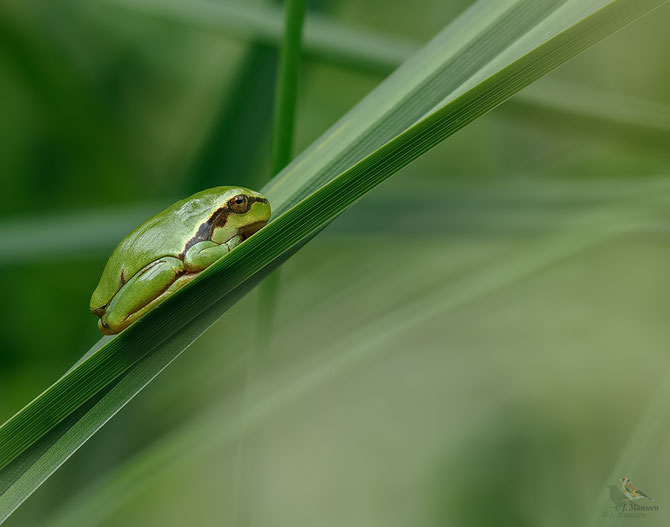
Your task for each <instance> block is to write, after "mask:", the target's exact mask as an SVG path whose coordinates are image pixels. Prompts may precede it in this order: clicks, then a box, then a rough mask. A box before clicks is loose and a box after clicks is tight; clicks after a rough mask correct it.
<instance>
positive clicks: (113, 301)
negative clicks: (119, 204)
mask: <svg viewBox="0 0 670 527" xmlns="http://www.w3.org/2000/svg"><path fill="white" fill-rule="evenodd" d="M269 219H270V204H269V202H268V200H267V198H266V197H265V196H263V195H262V194H259V193H258V192H254V191H253V190H249V189H246V188H241V187H215V188H211V189H208V190H203V191H202V192H198V193H197V194H194V195H193V196H191V197H188V198H186V199H183V200H181V201H178V202H177V203H175V204H173V205H171V206H169V207H168V208H167V209H165V210H164V211H162V212H159V213H158V214H156V215H155V216H153V217H152V218H149V219H148V220H147V221H145V222H144V223H143V224H142V225H140V226H139V227H137V228H136V229H135V230H134V231H132V232H131V233H130V234H129V235H128V236H126V237H125V238H124V239H123V240H122V241H121V243H119V245H118V246H117V247H116V249H114V252H113V253H112V255H111V256H110V258H109V260H108V261H107V264H106V265H105V269H104V270H103V272H102V276H101V277H100V282H99V283H98V286H97V287H96V288H95V291H93V296H92V297H91V304H90V309H91V312H92V313H94V314H95V315H97V316H99V317H100V320H99V321H98V329H100V331H101V332H102V333H104V334H106V335H111V334H114V333H119V332H120V331H122V330H124V329H125V328H127V327H128V326H130V325H131V324H132V323H133V322H135V321H136V320H138V319H139V318H141V317H142V316H143V315H144V314H145V313H147V311H149V310H151V309H153V308H154V307H156V306H157V305H158V304H159V303H160V302H162V301H163V300H165V299H166V298H167V297H169V296H170V295H172V294H173V293H174V292H175V291H177V290H178V289H179V288H181V287H183V286H184V285H185V284H187V283H188V282H189V281H190V280H192V279H193V278H194V277H195V276H197V275H198V273H200V272H201V271H202V270H203V269H206V268H207V267H209V266H210V265H212V264H213V263H214V262H215V261H216V260H218V259H219V258H221V257H222V256H223V255H224V254H226V253H228V252H230V251H232V250H233V249H234V248H235V247H237V246H238V245H239V244H240V243H242V242H243V241H244V240H245V239H247V238H248V237H249V236H251V235H252V234H254V233H255V232H257V231H258V230H259V229H260V228H261V227H263V226H264V225H265V224H266V223H267V222H268V220H269Z"/></svg>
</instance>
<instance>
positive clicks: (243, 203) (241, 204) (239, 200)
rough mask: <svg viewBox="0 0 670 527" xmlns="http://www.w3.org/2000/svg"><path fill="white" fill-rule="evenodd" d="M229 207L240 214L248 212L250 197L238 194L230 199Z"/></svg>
mask: <svg viewBox="0 0 670 527" xmlns="http://www.w3.org/2000/svg"><path fill="white" fill-rule="evenodd" d="M228 208H230V210H232V211H233V212H237V213H238V214H242V213H243V212H247V211H248V210H249V199H248V198H247V197H246V196H245V195H244V194H238V195H237V196H235V197H234V198H230V200H228Z"/></svg>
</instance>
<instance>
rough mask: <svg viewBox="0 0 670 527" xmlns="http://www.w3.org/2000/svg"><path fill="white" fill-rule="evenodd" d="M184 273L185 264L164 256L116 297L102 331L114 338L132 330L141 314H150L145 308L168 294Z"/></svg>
mask: <svg viewBox="0 0 670 527" xmlns="http://www.w3.org/2000/svg"><path fill="white" fill-rule="evenodd" d="M184 272H185V269H184V263H183V262H182V261H181V260H180V259H179V258H175V257H172V256H164V257H163V258H160V259H158V260H156V261H154V262H151V263H150V264H148V265H147V266H146V267H144V268H142V269H140V270H139V271H138V272H137V273H135V275H134V276H133V277H132V278H131V279H130V280H128V282H126V283H125V284H124V285H123V286H122V287H121V289H119V291H118V292H117V293H116V295H114V298H113V299H112V301H111V302H110V303H109V305H108V306H107V309H106V311H105V314H104V315H103V316H102V318H101V319H100V323H99V325H98V327H99V328H100V331H102V332H103V333H105V334H113V333H118V332H120V331H122V330H123V329H125V328H126V327H128V326H129V325H130V324H131V323H132V322H134V321H135V320H136V319H137V318H138V315H140V312H141V314H143V313H145V312H146V309H143V308H145V307H147V306H148V305H149V304H151V305H153V304H154V302H153V301H155V300H157V299H158V298H159V297H161V296H162V295H163V293H167V292H168V291H167V290H168V288H170V286H171V285H172V284H173V283H174V282H175V281H176V280H177V278H179V277H180V276H181V275H183V274H184Z"/></svg>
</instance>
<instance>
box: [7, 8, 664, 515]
mask: <svg viewBox="0 0 670 527" xmlns="http://www.w3.org/2000/svg"><path fill="white" fill-rule="evenodd" d="M662 3H663V0H637V1H635V2H633V1H625V0H609V1H608V0H591V1H584V0H580V1H576V0H566V1H558V0H556V1H551V2H549V1H548V2H542V3H539V2H532V1H521V0H517V1H514V0H509V1H501V2H485V1H484V2H478V3H476V4H475V5H474V6H473V7H471V8H470V9H469V10H467V11H466V12H465V13H464V14H463V15H462V16H461V17H459V18H458V19H457V20H456V21H454V23H452V24H450V25H449V26H447V28H446V29H445V30H444V31H443V32H442V33H441V34H440V35H438V36H437V37H436V38H435V39H434V40H433V41H432V42H430V43H429V44H428V45H427V46H426V47H425V48H424V49H423V50H422V51H421V52H419V53H418V54H417V55H416V56H414V57H413V58H412V59H410V60H409V61H408V62H407V63H406V64H404V65H403V66H402V67H401V68H399V69H398V70H397V71H396V72H395V73H394V74H393V75H391V76H390V77H389V78H388V79H387V80H386V81H385V82H384V83H382V84H381V85H380V86H379V88H377V89H376V90H375V91H374V92H373V93H371V94H370V95H369V96H368V97H366V98H365V99H364V100H363V101H362V102H361V103H360V104H359V105H358V106H356V107H355V108H354V109H353V110H352V111H351V112H350V113H349V114H347V115H346V116H345V117H344V118H343V119H342V120H340V122H338V123H336V124H335V125H334V127H333V128H332V129H331V130H330V131H328V132H327V133H326V134H324V136H323V137H322V139H320V140H319V141H317V142H316V143H315V144H314V145H313V146H312V147H310V148H309V149H307V151H305V152H304V153H303V154H302V155H301V156H300V157H299V158H298V159H296V160H295V161H294V162H293V163H291V165H289V167H287V168H286V169H285V170H284V171H283V172H282V173H281V174H280V175H279V176H277V177H276V178H275V179H274V180H273V181H272V182H271V183H270V184H269V185H268V186H267V188H265V189H264V191H265V193H266V195H267V196H268V197H269V199H270V202H271V203H272V205H273V209H274V214H275V216H274V219H273V220H272V221H271V222H270V223H269V224H268V225H267V226H266V227H265V228H264V229H262V230H261V231H260V232H259V233H257V234H256V235H254V236H253V237H252V238H251V239H250V240H248V241H247V242H245V243H244V244H242V245H241V246H240V247H238V248H237V249H236V250H235V251H233V252H231V253H229V254H228V255H226V256H225V257H224V258H222V259H221V260H219V261H218V262H217V263H216V264H214V265H213V266H211V267H210V268H209V269H207V270H206V271H204V272H203V273H202V274H201V275H200V276H199V277H198V278H197V279H195V280H194V281H193V282H192V283H191V284H190V285H189V286H187V287H184V288H183V289H182V290H180V291H179V293H178V294H175V295H174V296H173V297H172V298H170V299H169V300H167V301H166V302H165V303H164V304H162V305H161V306H159V307H158V308H156V309H155V310H153V311H152V312H150V313H149V314H147V316H146V317H144V318H143V319H142V320H140V321H139V322H138V323H136V324H135V325H133V326H131V327H130V328H129V329H128V330H126V331H125V332H123V333H122V334H121V335H118V336H115V337H112V338H109V339H102V340H101V342H100V344H99V347H98V349H96V350H95V351H94V352H92V353H90V354H89V355H88V356H87V357H86V358H85V359H84V360H83V361H82V362H81V363H79V364H78V365H76V366H75V367H73V368H72V369H71V370H70V371H69V372H68V373H67V374H65V375H64V376H63V377H62V378H61V379H59V380H58V381H57V382H56V383H54V384H53V385H52V386H51V387H50V388H48V389H47V390H46V391H45V392H44V393H42V394H41V395H40V396H39V397H37V398H36V399H35V400H34V401H33V402H31V403H30V404H28V405H27V406H26V407H25V408H24V409H23V410H21V411H20V412H19V413H17V414H16V415H15V416H14V417H13V418H12V419H10V420H9V421H8V422H7V423H5V424H4V425H3V426H2V427H1V428H0V467H6V469H5V470H4V471H3V473H2V475H1V476H0V477H1V478H2V480H3V481H5V482H6V484H5V485H4V488H5V489H6V490H5V492H4V493H3V495H2V496H0V518H6V517H7V516H8V515H9V514H11V511H12V510H14V508H15V507H16V506H18V505H19V504H20V503H21V502H22V501H23V500H24V499H25V498H26V497H27V496H28V495H29V494H30V492H32V491H33V490H34V489H35V488H36V487H37V486H39V484H40V483H41V482H42V481H44V479H45V478H46V477H48V475H49V474H50V473H51V472H53V470H55V469H56V468H57V467H58V466H59V465H60V464H61V463H62V462H63V461H64V460H65V459H67V457H68V456H69V455H71V454H72V452H74V450H76V448H77V447H78V446H80V445H81V444H82V443H83V441H85V440H86V438H88V437H90V435H91V434H93V433H94V432H95V430H96V429H97V427H99V426H101V424H104V421H106V420H107V419H108V418H109V417H111V416H112V415H113V413H114V412H116V411H118V409H119V408H120V407H121V406H122V405H123V404H125V402H127V401H128V400H129V399H130V398H132V397H133V396H134V395H135V394H136V393H137V392H138V391H139V390H140V389H141V387H142V386H144V385H145V384H146V383H147V382H149V381H150V379H151V378H152V376H153V375H155V374H156V373H154V374H153V375H152V374H151V373H146V372H145V373H142V372H139V371H138V367H137V366H138V365H141V364H143V363H144V361H145V360H148V361H151V360H158V363H156V364H155V369H154V370H153V371H154V372H159V371H160V370H161V369H162V368H164V367H165V366H166V365H167V364H168V363H169V361H170V360H171V358H174V356H176V355H178V354H179V353H181V351H183V350H184V349H185V348H186V347H187V346H188V345H189V344H190V343H191V342H193V340H195V338H197V336H198V335H199V334H200V333H201V332H202V331H203V330H204V329H206V327H207V326H208V325H209V324H211V322H213V321H214V320H216V318H217V317H218V316H220V314H222V313H223V312H225V310H226V309H227V308H228V307H229V306H230V305H232V303H233V302H234V301H235V299H236V298H238V297H239V296H240V295H241V294H244V292H246V291H247V290H248V289H250V288H251V287H252V286H253V285H254V284H255V283H256V281H257V280H258V279H259V277H260V276H261V275H262V274H263V273H267V272H268V271H269V270H270V269H272V268H273V267H275V266H277V265H279V264H280V263H281V262H282V261H283V259H285V258H287V257H289V256H290V255H291V254H292V253H293V252H294V251H296V250H298V249H299V247H300V246H301V245H302V244H304V243H306V241H308V240H309V239H310V238H311V237H312V236H314V235H315V234H316V233H317V232H319V230H320V229H322V228H323V227H324V226H325V225H327V224H328V223H329V222H330V221H332V220H333V219H334V218H335V217H337V215H339V214H341V213H342V212H343V211H344V210H346V209H347V208H348V207H349V206H351V205H352V204H353V203H355V202H356V201H357V200H358V199H360V198H361V197H362V196H363V195H364V194H365V193H366V192H368V191H369V190H371V189H372V188H373V187H374V186H375V185H377V184H378V183H380V182H381V181H383V180H384V179H386V178H388V177H389V176H390V175H392V174H393V173H395V172H397V171H398V170H399V169H401V168H402V167H404V166H406V165H407V164H408V163H410V162H411V161H412V160H414V159H416V158H417V157H418V156H420V155H421V154H423V153H424V152H426V151H427V150H429V149H430V148H432V147H433V146H435V145H436V144H438V143H439V142H440V141H442V140H443V139H445V138H446V137H448V136H449V135H451V134H453V133H454V132H456V131H457V130H459V129H461V128H463V127H464V126H465V125H467V124H468V123H469V122H471V121H472V120H474V119H476V118H477V117H479V116H481V115H483V114H484V113H486V112H487V111H489V110H491V109H492V108H494V107H495V106H497V105H498V104H500V103H502V102H503V101H504V100H506V99H507V98H509V97H510V96H512V95H513V94H514V93H516V92H517V91H519V90H520V89H521V88H523V87H524V86H526V85H528V84H529V83H531V82H533V81H534V80H535V79H537V78H539V77H541V76H542V75H544V74H545V73H547V72H549V71H551V70H552V69H554V68H555V67H557V66H559V65H560V64H562V63H563V62H565V61H566V60H568V59H570V58H571V57H573V56H574V55H576V54H577V53H579V52H580V51H582V50H584V49H586V48H587V47H588V46H589V45H591V44H593V43H595V42H597V41H598V40H600V39H602V38H603V37H605V36H607V35H608V34H610V33H612V32H613V31H615V30H616V29H618V28H620V27H621V26H623V25H624V24H626V23H628V22H630V21H631V20H633V19H634V18H636V17H637V16H639V15H641V14H643V13H645V12H648V11H649V10H651V9H653V8H654V7H656V6H658V5H660V4H662ZM169 350H171V352H170V351H169ZM170 353H172V355H170ZM162 354H167V355H170V357H171V358H170V357H168V356H167V355H166V356H163V357H162V359H156V357H159V356H161V355H162ZM131 376H134V377H133V378H134V381H135V382H134V384H133V386H132V387H125V388H124V389H122V390H121V391H122V393H120V394H118V395H119V398H118V399H117V400H116V401H114V402H113V403H111V404H110V405H109V406H108V407H106V408H105V407H100V406H98V405H99V404H100V403H98V404H95V405H93V406H92V408H91V409H90V410H89V411H88V412H86V414H85V416H84V417H81V418H80V419H79V420H77V421H76V422H75V423H74V424H72V426H70V428H69V430H68V431H67V433H66V434H68V438H69V440H68V441H66V442H65V444H64V443H60V444H59V443H58V441H57V440H56V442H55V443H53V446H49V445H48V443H47V448H44V449H42V448H40V447H41V446H42V445H40V444H39V443H38V444H36V442H37V441H38V440H40V439H41V438H45V439H44V440H45V441H50V440H51V441H53V439H52V438H50V437H48V436H47V434H48V433H49V431H51V430H54V428H55V427H56V426H57V425H59V423H62V422H63V421H64V419H66V418H67V417H68V416H70V415H72V414H73V412H75V411H76V410H77V409H78V408H81V407H82V405H84V404H85V403H86V402H87V401H90V400H91V398H92V397H94V396H96V395H98V396H100V395H99V394H100V393H101V391H102V390H104V389H105V388H107V387H109V386H110V384H111V383H113V382H119V384H117V385H116V386H114V387H113V388H111V391H113V390H114V389H115V388H118V387H119V386H120V383H122V382H123V381H124V380H125V379H127V378H129V377H131ZM122 377H123V378H122ZM120 378H121V381H118V380H119V379H120ZM111 391H110V392H109V393H111ZM107 395H109V394H107ZM107 395H106V396H105V397H107ZM105 397H103V399H102V400H101V402H102V401H104V400H105ZM86 417H91V418H92V419H93V420H94V421H95V423H93V422H85V421H86V419H85V418H86ZM61 426H64V425H61ZM62 437H65V436H62ZM32 445H35V446H33V449H34V450H33V452H34V451H35V450H37V451H39V452H41V454H40V455H32V456H31V451H30V448H31V446H32ZM22 454H24V455H25V457H22ZM10 463H12V464H11V465H9V464H10ZM7 470H10V472H9V473H8V472H7Z"/></svg>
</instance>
